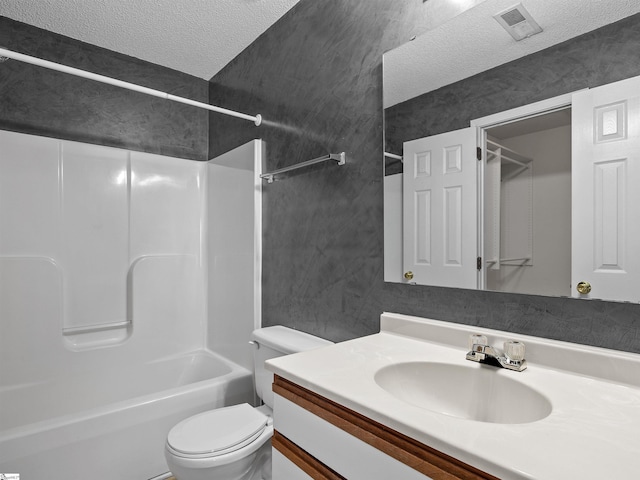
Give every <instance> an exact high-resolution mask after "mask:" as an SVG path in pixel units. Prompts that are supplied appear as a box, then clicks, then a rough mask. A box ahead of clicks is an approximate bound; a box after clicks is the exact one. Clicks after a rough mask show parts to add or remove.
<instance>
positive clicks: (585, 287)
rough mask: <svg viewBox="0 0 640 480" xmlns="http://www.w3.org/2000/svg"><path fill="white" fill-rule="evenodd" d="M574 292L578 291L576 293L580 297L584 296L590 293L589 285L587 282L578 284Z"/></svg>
mask: <svg viewBox="0 0 640 480" xmlns="http://www.w3.org/2000/svg"><path fill="white" fill-rule="evenodd" d="M576 290H578V293H580V294H581V295H586V294H587V293H589V292H590V291H591V284H590V283H589V282H579V283H578V285H577V286H576Z"/></svg>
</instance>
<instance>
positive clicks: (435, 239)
mask: <svg viewBox="0 0 640 480" xmlns="http://www.w3.org/2000/svg"><path fill="white" fill-rule="evenodd" d="M403 156H404V173H403V225H404V227H403V230H404V231H403V239H404V240H403V242H404V244H403V268H404V271H405V272H408V271H411V272H413V279H412V280H405V281H409V282H416V283H418V284H421V285H438V286H444V287H459V288H476V287H477V267H476V265H477V264H476V259H477V197H476V194H477V193H476V192H477V184H476V172H477V164H478V161H477V159H476V132H475V129H473V128H465V129H462V130H456V131H453V132H447V133H443V134H440V135H434V136H432V137H426V138H420V139H417V140H412V141H409V142H405V143H404V152H403Z"/></svg>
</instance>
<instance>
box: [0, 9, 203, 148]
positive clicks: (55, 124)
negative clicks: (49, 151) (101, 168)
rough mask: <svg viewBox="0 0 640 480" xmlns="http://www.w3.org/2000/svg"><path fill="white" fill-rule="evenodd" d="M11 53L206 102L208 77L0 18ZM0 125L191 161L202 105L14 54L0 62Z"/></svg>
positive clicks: (199, 141)
mask: <svg viewBox="0 0 640 480" xmlns="http://www.w3.org/2000/svg"><path fill="white" fill-rule="evenodd" d="M0 45H1V46H3V47H4V48H7V49H9V50H13V51H16V52H18V53H24V54H26V55H31V56H34V57H39V58H43V59H45V60H49V61H52V62H56V63H62V64H64V65H68V66H71V67H75V68H80V69H83V70H88V71H90V72H94V73H98V74H101V75H106V76H109V77H114V78H117V79H119V80H124V81H126V82H132V83H137V84H139V85H143V86H145V87H150V88H155V89H157V90H161V91H164V92H169V93H172V94H174V95H179V96H184V97H187V98H191V99H193V100H199V101H204V102H207V101H208V98H209V92H208V88H209V87H208V82H206V81H205V80H203V79H200V78H196V77H193V76H191V75H187V74H184V73H181V72H177V71H175V70H171V69H169V68H165V67H161V66H158V65H155V64H151V63H149V62H144V61H142V60H139V59H137V58H133V57H129V56H127V55H122V54H119V53H116V52H113V51H110V50H106V49H104V48H100V47H96V46H94V45H90V44H87V43H83V42H79V41H77V40H74V39H71V38H69V37H65V36H62V35H57V34H55V33H52V32H48V31H46V30H42V29H40V28H36V27H33V26H30V25H27V24H24V23H20V22H16V21H14V20H11V19H9V18H6V17H0ZM0 128H2V129H4V130H12V131H16V132H22V133H30V134H35V135H43V136H49V137H56V138H62V139H65V140H74V141H78V142H86V143H93V144H98V145H108V146H111V147H119V148H127V149H131V150H138V151H143V152H150V153H157V154H161V155H169V156H175V157H181V158H187V159H192V160H206V159H207V137H208V128H209V116H208V113H207V112H206V111H204V110H199V109H196V108H194V107H189V106H186V105H181V104H178V103H175V102H169V101H167V100H163V99H161V98H155V97H150V96H148V95H144V94H141V93H137V92H131V91H127V90H123V89H121V88H118V87H112V86H110V85H104V84H101V83H98V82H93V81H90V80H85V79H80V78H77V77H73V76H71V75H68V74H64V73H59V72H55V71H52V70H47V69H45V68H42V67H36V66H33V65H29V64H26V63H21V62H18V61H15V60H8V61H6V62H2V63H0Z"/></svg>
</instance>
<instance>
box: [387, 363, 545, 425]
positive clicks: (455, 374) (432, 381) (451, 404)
mask: <svg viewBox="0 0 640 480" xmlns="http://www.w3.org/2000/svg"><path fill="white" fill-rule="evenodd" d="M517 375H520V373H518V372H506V371H504V370H499V369H496V368H494V367H490V366H486V365H470V366H468V367H467V366H461V365H454V364H448V363H435V362H408V363H398V364H393V365H389V366H386V367H383V368H381V369H380V370H378V371H377V372H376V374H375V381H376V383H377V384H378V385H379V386H380V387H381V388H383V389H384V390H386V391H387V392H388V393H390V394H391V395H393V396H394V397H396V398H398V399H399V400H402V401H403V402H406V403H409V404H411V405H414V406H417V407H420V408H424V409H426V410H430V411H433V412H437V413H440V414H443V415H449V416H452V417H457V418H463V419H466V420H473V421H477V422H488V423H508V424H516V423H530V422H535V421H538V420H541V419H543V418H545V417H546V416H548V415H549V414H550V413H551V403H550V402H549V400H547V398H546V397H545V396H544V395H542V394H540V393H539V392H538V391H536V390H534V389H533V388H530V387H529V386H527V385H525V384H524V383H522V382H521V381H519V380H517V379H514V378H511V376H514V377H516V376H517Z"/></svg>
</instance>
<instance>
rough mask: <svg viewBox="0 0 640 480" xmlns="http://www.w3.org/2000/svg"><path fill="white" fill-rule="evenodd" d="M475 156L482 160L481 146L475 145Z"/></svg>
mask: <svg viewBox="0 0 640 480" xmlns="http://www.w3.org/2000/svg"><path fill="white" fill-rule="evenodd" d="M476 158H477V159H478V160H482V148H481V147H476Z"/></svg>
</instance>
